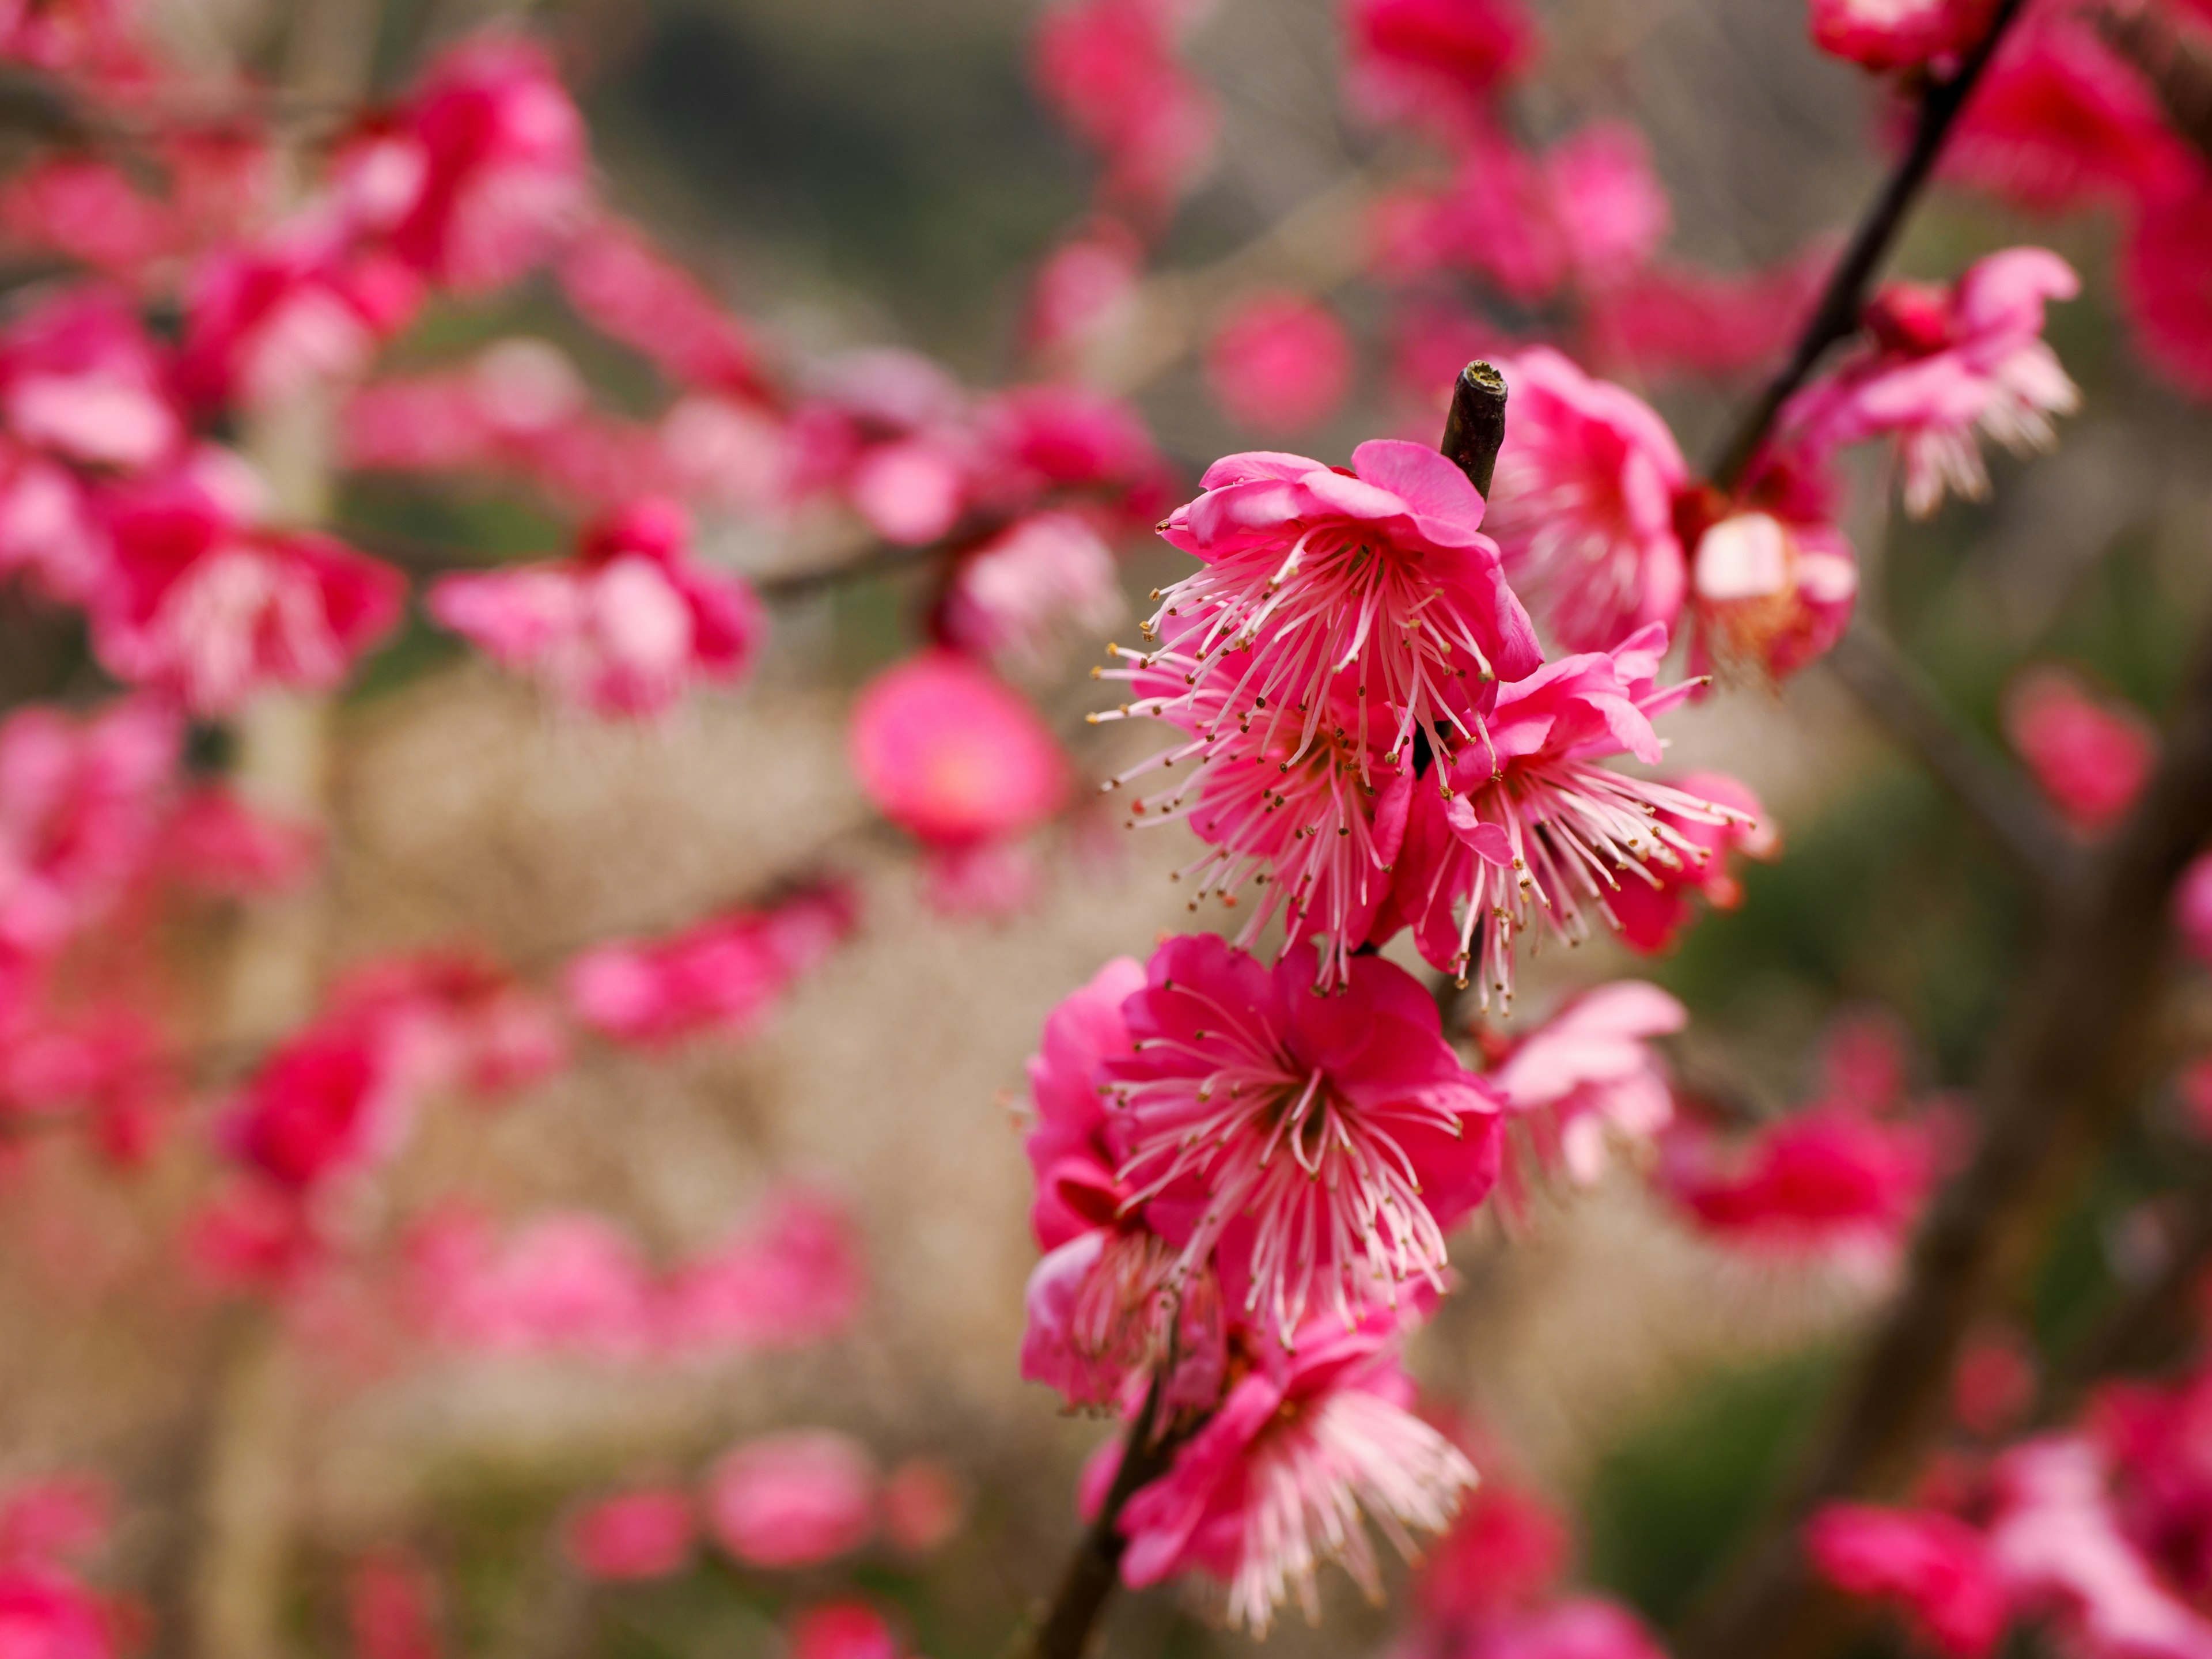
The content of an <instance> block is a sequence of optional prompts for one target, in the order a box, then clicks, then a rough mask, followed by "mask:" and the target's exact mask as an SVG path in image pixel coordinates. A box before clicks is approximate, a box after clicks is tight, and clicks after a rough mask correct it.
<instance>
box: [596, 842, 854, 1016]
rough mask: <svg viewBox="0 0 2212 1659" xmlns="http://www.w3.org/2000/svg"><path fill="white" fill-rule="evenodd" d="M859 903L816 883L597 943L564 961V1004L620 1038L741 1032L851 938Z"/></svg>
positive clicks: (839, 889) (832, 884)
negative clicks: (758, 903)
mask: <svg viewBox="0 0 2212 1659" xmlns="http://www.w3.org/2000/svg"><path fill="white" fill-rule="evenodd" d="M856 902H857V901H856V898H855V896H854V892H853V890H852V889H851V888H850V887H849V886H848V885H846V884H843V883H842V882H836V881H829V882H823V883H820V884H816V885H814V886H811V887H805V888H801V889H799V890H796V891H794V892H792V893H790V894H787V895H786V896H784V897H783V898H781V899H780V900H779V901H777V902H775V903H773V904H770V905H768V906H765V907H763V908H744V909H739V910H735V911H732V912H730V913H728V914H727V915H721V916H716V917H714V918H711V919H709V920H708V921H703V922H700V923H698V924H696V925H695V926H693V927H688V928H685V929H684V930H683V931H682V932H680V933H671V934H669V935H667V936H665V937H664V938H661V939H653V940H641V941H636V942H623V941H616V942H612V943H609V944H605V945H595V946H593V947H592V949H591V950H589V951H585V952H584V953H583V954H582V955H581V956H579V957H576V958H575V960H574V961H573V962H572V963H569V965H568V971H567V973H566V975H564V981H565V985H566V988H567V993H568V1000H569V1003H570V1005H571V1006H573V1007H574V1009H575V1011H576V1013H577V1016H578V1017H579V1018H581V1019H582V1020H583V1021H584V1023H585V1024H587V1025H589V1026H591V1027H592V1030H596V1031H598V1032H599V1033H600V1034H601V1035H602V1036H609V1037H612V1038H614V1039H615V1040H616V1041H617V1042H631V1043H638V1044H641V1045H645V1046H649V1047H659V1046H662V1045H665V1044H667V1043H670V1042H676V1041H678V1039H680V1038H683V1037H687V1036H696V1035H698V1034H700V1033H702V1032H706V1031H719V1032H720V1033H722V1034H724V1035H726V1036H734V1037H742V1036H748V1035H750V1033H751V1032H752V1031H754V1030H757V1029H758V1027H759V1026H760V1024H761V1023H762V1022H763V1019H765V1018H766V1017H767V1015H768V1014H769V1012H770V1010H772V1009H773V1008H774V1007H775V1005H776V1003H777V1002H778V1000H780V999H781V997H782V995H783V994H784V992H786V991H787V990H788V989H789V988H790V987H791V986H792V985H793V982H794V981H797V980H798V979H799V977H800V976H801V975H805V974H806V973H808V972H811V970H812V969H815V968H816V967H817V966H819V965H820V964H821V963H823V961H824V960H826V959H827V958H828V957H829V953H830V952H831V951H833V950H835V949H836V946H837V945H839V944H840V943H841V942H842V940H843V939H846V938H847V937H848V935H850V933H852V931H853V927H854V921H855V906H856Z"/></svg>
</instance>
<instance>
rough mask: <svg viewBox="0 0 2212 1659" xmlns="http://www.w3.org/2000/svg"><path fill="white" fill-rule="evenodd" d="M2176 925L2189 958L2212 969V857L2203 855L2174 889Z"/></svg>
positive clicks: (2201, 854)
mask: <svg viewBox="0 0 2212 1659" xmlns="http://www.w3.org/2000/svg"><path fill="white" fill-rule="evenodd" d="M2173 921H2174V926H2175V927H2177V928H2178V929H2179V931H2180V933H2181V943H2182V945H2183V946H2184V947H2185V949H2186V950H2187V951H2188V952H2189V954H2190V955H2191V956H2192V957H2196V958H2197V961H2198V962H2200V963H2203V965H2204V966H2206V967H2208V968H2212V853H2200V854H2197V857H2196V858H2194V859H2192V860H2191V861H2190V864H2189V867H2188V868H2187V869H2185V870H2184V871H2183V872H2181V878H2180V879H2179V881H2178V882H2176V883H2175V884H2174V888H2173Z"/></svg>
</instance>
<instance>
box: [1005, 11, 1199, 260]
mask: <svg viewBox="0 0 2212 1659" xmlns="http://www.w3.org/2000/svg"><path fill="white" fill-rule="evenodd" d="M1190 9H1191V8H1190V6H1189V5H1188V3H1187V0H1059V3H1057V4H1055V5H1054V6H1053V7H1051V8H1050V9H1048V10H1047V11H1046V12H1045V14H1044V16H1043V18H1042V20H1041V21H1039V23H1038V25H1037V31H1036V39H1035V43H1034V46H1033V47H1032V50H1031V52H1030V73H1031V75H1032V76H1033V77H1034V78H1035V81H1036V87H1037V90H1038V91H1039V93H1040V94H1042V96H1043V98H1044V100H1045V102H1046V103H1047V104H1048V105H1049V106H1051V107H1052V109H1053V111H1054V113H1055V114H1057V115H1058V116H1059V117H1060V119H1061V120H1062V121H1064V122H1065V123H1066V125H1067V126H1068V128H1069V130H1070V131H1073V133H1074V134H1075V135H1076V136H1077V137H1079V138H1081V139H1082V140H1083V141H1084V142H1085V143H1087V144H1089V145H1090V146H1091V148H1092V149H1095V150H1097V152H1098V154H1099V155H1100V157H1101V159H1102V160H1103V161H1104V162H1105V165H1106V176H1105V178H1104V179H1103V181H1102V185H1101V189H1102V191H1103V194H1104V195H1105V197H1107V198H1108V199H1109V201H1112V202H1116V203H1119V204H1123V205H1126V206H1127V208H1128V209H1129V210H1132V211H1133V213H1135V214H1137V215H1138V216H1140V217H1141V218H1143V219H1146V220H1147V221H1151V222H1158V221H1160V220H1164V218H1165V217H1166V216H1167V213H1168V210H1170V208H1171V207H1173V206H1174V204H1175V201H1176V197H1178V196H1180V195H1181V194H1182V192H1183V191H1185V190H1186V189H1188V187H1189V186H1190V185H1191V184H1192V183H1193V182H1194V180H1195V179H1196V177H1197V175H1198V174H1199V173H1200V172H1201V171H1202V170H1203V169H1204V168H1205V167H1206V162H1207V161H1208V160H1209V159H1210V158H1211V156H1212V150H1213V143H1214V137H1215V133H1216V131H1217V130H1218V127H1219V125H1220V112H1219V111H1218V108H1217V107H1216V106H1215V104H1214V100H1213V97H1212V94H1211V93H1209V92H1208V91H1207V90H1206V87H1205V85H1204V83H1203V82H1200V80H1199V79H1198V78H1197V77H1196V76H1194V75H1193V74H1192V73H1191V72H1190V70H1188V69H1187V68H1185V67H1184V65H1183V64H1182V62H1181V61H1180V60H1179V59H1178V58H1176V36H1177V34H1178V33H1180V32H1181V26H1182V21H1183V20H1184V18H1185V17H1186V16H1187V15H1188V13H1189V11H1190Z"/></svg>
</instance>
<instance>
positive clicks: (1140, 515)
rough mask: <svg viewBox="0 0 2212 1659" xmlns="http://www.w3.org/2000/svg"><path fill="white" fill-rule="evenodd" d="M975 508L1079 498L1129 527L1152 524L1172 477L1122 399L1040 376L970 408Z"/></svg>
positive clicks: (1170, 491)
mask: <svg viewBox="0 0 2212 1659" xmlns="http://www.w3.org/2000/svg"><path fill="white" fill-rule="evenodd" d="M1177 482H1178V481H1177V479H1176V476H1175V474H1174V473H1173V471H1171V470H1170V468H1169V466H1168V465H1167V463H1166V461H1165V460H1164V459H1162V457H1161V455H1160V452H1159V450H1158V447H1156V446H1155V445H1154V444H1153V442H1152V435H1151V434H1150V433H1149V432H1148V431H1147V430H1146V427H1145V422H1144V417H1143V416H1141V415H1139V413H1138V412H1137V410H1136V409H1135V408H1134V407H1133V405H1131V404H1129V403H1128V402H1127V401H1126V400H1125V399H1123V398H1114V397H1109V396H1108V395H1106V394H1105V393H1103V392H1094V391H1091V390H1090V389H1089V388H1087V387H1085V386H1068V385H1061V384H1057V383H1054V382H1051V381H1047V382H1045V383H1043V384H1041V385H1037V386H1015V387H1013V388H1012V389H1011V390H1009V391H1006V392H1000V393H999V394H998V395H997V396H996V397H994V398H987V399H986V400H985V401H984V402H983V403H982V404H981V405H980V406H979V407H978V408H977V409H976V410H975V475H974V477H971V478H970V479H969V490H970V491H971V493H972V494H973V495H974V497H975V501H976V502H977V504H978V505H980V506H981V507H985V508H987V509H988V510H990V511H993V512H995V513H1001V514H1004V515H1006V516H1008V517H1013V516H1018V515H1019V514H1020V513H1025V512H1027V511H1029V510H1030V509H1031V508H1032V507H1035V506H1036V504H1037V503H1038V502H1040V501H1043V500H1045V499H1046V498H1047V497H1053V498H1056V499H1058V500H1060V501H1082V502H1083V503H1084V504H1085V505H1086V506H1088V507H1091V508H1093V509H1095V510H1097V511H1098V512H1101V513H1103V514H1105V515H1106V517H1107V519H1108V520H1109V521H1110V522H1112V523H1114V524H1118V525H1122V526H1127V527H1128V528H1130V529H1139V528H1141V529H1146V530H1149V529H1151V528H1152V526H1154V525H1155V524H1156V523H1157V522H1158V520H1159V518H1160V516H1161V514H1162V513H1165V512H1166V511H1167V509H1168V507H1169V506H1170V503H1171V502H1172V501H1174V499H1175V488H1176V483H1177Z"/></svg>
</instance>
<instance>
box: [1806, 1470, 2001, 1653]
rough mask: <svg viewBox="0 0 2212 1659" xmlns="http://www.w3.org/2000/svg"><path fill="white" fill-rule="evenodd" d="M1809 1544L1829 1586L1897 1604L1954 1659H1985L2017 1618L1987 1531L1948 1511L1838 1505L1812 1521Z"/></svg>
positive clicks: (1935, 1644) (1846, 1592)
mask: <svg viewBox="0 0 2212 1659" xmlns="http://www.w3.org/2000/svg"><path fill="white" fill-rule="evenodd" d="M1805 1548H1806V1553H1807V1554H1808V1555H1809V1556H1810V1557H1811V1558H1812V1561H1813V1565H1814V1570H1815V1571H1818V1572H1819V1573H1820V1576H1821V1577H1823V1578H1825V1579H1826V1580H1827V1581H1828V1583H1831V1584H1833V1585H1834V1586H1835V1587H1836V1588H1837V1589H1839V1590H1841V1591H1843V1592H1844V1594H1845V1595H1857V1596H1863V1597H1869V1598H1875V1597H1879V1598H1881V1599H1883V1600H1885V1601H1893V1602H1895V1603H1897V1604H1898V1605H1899V1607H1902V1608H1903V1609H1905V1611H1906V1612H1907V1613H1910V1615H1911V1618H1912V1620H1913V1622H1914V1624H1915V1625H1916V1626H1917V1627H1918V1628H1919V1629H1920V1630H1922V1631H1924V1632H1926V1634H1927V1637H1928V1638H1929V1641H1930V1642H1931V1643H1932V1644H1933V1645H1934V1646H1935V1648H1936V1651H1937V1652H1939V1653H1942V1654H1944V1655H1946V1656H1948V1659H1981V1656H1983V1655H1984V1654H1986V1653H1988V1652H1989V1651H1990V1649H1992V1648H1993V1647H1995V1646H1996V1640H1997V1638H1998V1637H2000V1636H2001V1635H2002V1634H2003V1633H2004V1627H2005V1624H2006V1622H2007V1620H2008V1618H2009V1617H2010V1615H2011V1611H2012V1608H2011V1600H2010V1597H2009V1596H2008V1594H2007V1592H2006V1587H2005V1584H2004V1582H2003V1579H2002V1577H2000V1575H1999V1573H1998V1571H1997V1569H1996V1564H1995V1563H1994V1562H1992V1561H1991V1560H1990V1554H1989V1550H1988V1547H1987V1546H1986V1544H1985V1543H1984V1540H1983V1538H1982V1536H1981V1534H1978V1533H1977V1532H1976V1531H1975V1530H1974V1529H1973V1528H1971V1527H1969V1526H1967V1525H1966V1523H1965V1522H1962V1521H1960V1520H1958V1519H1956V1518H1955V1517H1954V1516H1948V1515H1945V1514H1942V1513H1941V1512H1940V1511H1936V1510H1891V1509H1881V1508H1878V1507H1876V1506H1875V1505H1873V1504H1829V1505H1827V1506H1826V1508H1824V1509H1822V1510H1820V1512H1819V1513H1818V1514H1817V1515H1815V1516H1814V1517H1813V1519H1812V1521H1811V1522H1809V1523H1808V1526H1807V1528H1806V1533H1805Z"/></svg>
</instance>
